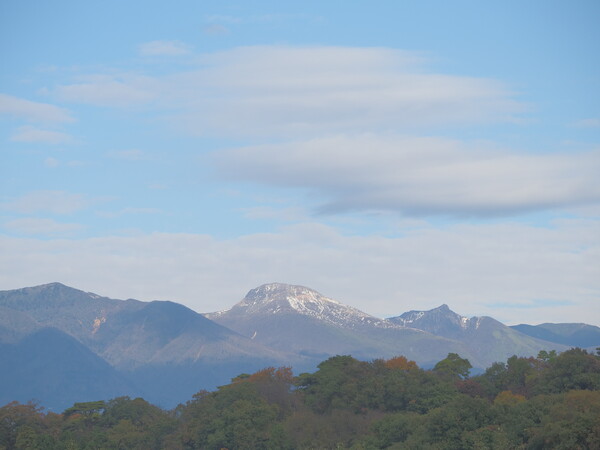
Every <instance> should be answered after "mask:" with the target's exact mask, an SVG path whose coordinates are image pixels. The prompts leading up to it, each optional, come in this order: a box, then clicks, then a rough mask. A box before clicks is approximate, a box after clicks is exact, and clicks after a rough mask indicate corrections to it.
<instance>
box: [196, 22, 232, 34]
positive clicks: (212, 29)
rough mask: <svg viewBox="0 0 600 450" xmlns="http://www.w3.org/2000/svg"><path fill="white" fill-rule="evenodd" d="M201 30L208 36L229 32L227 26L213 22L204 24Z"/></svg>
mask: <svg viewBox="0 0 600 450" xmlns="http://www.w3.org/2000/svg"><path fill="white" fill-rule="evenodd" d="M202 32H203V33H204V34H207V35H209V36H219V35H224V34H229V29H228V28H227V27H224V26H223V25H219V24H216V23H213V24H211V25H206V26H204V27H203V28H202Z"/></svg>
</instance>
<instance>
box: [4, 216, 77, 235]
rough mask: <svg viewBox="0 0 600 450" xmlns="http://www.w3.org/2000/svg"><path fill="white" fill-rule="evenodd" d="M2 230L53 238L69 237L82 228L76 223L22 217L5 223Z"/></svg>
mask: <svg viewBox="0 0 600 450" xmlns="http://www.w3.org/2000/svg"><path fill="white" fill-rule="evenodd" d="M4 228H5V229H7V230H10V231H13V232H16V233H18V234H28V235H42V236H53V235H69V234H71V233H72V232H73V231H78V230H80V229H81V228H83V226H82V225H80V224H78V223H61V222H57V221H55V220H52V219H43V218H37V217H23V218H21V219H14V220H11V221H8V222H5V223H4Z"/></svg>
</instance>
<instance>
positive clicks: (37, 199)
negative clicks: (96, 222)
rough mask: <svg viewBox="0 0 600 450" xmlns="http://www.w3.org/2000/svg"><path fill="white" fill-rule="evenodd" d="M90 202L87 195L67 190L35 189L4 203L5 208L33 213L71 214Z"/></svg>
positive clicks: (23, 212)
mask: <svg viewBox="0 0 600 450" xmlns="http://www.w3.org/2000/svg"><path fill="white" fill-rule="evenodd" d="M88 204H89V201H88V200H87V199H86V198H85V196H83V195H81V194H72V193H70V192H66V191H33V192H29V193H27V194H25V195H23V196H21V197H18V198H16V199H14V200H12V201H10V202H8V203H4V204H3V205H2V208H3V209H6V210H9V211H14V212H19V213H22V214H32V213H38V212H47V213H51V214H71V213H74V212H76V211H79V210H81V209H84V208H85V207H87V205H88Z"/></svg>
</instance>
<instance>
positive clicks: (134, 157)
mask: <svg viewBox="0 0 600 450" xmlns="http://www.w3.org/2000/svg"><path fill="white" fill-rule="evenodd" d="M107 156H108V157H110V158H114V159H121V160H124V161H142V160H144V159H146V158H147V155H146V154H145V153H144V152H143V151H142V150H139V149H137V148H134V149H129V150H115V151H111V152H108V153H107Z"/></svg>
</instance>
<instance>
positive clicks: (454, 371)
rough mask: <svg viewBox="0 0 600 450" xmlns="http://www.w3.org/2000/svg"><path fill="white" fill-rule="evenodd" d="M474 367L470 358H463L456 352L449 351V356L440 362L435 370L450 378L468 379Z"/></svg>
mask: <svg viewBox="0 0 600 450" xmlns="http://www.w3.org/2000/svg"><path fill="white" fill-rule="evenodd" d="M472 367H473V366H472V365H471V363H470V362H469V360H468V359H466V358H461V357H460V356H459V355H458V354H456V353H448V356H447V357H446V358H445V359H442V360H441V361H440V362H438V363H437V364H436V365H435V367H434V368H433V370H434V372H437V373H439V374H442V375H443V376H446V377H449V378H454V379H466V378H469V372H470V370H471V368H472Z"/></svg>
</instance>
